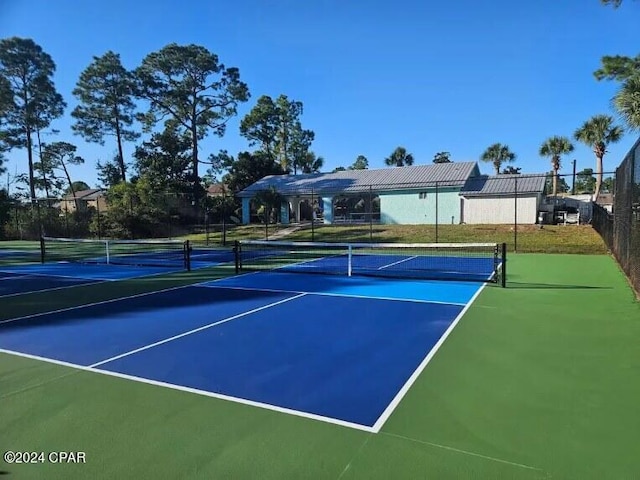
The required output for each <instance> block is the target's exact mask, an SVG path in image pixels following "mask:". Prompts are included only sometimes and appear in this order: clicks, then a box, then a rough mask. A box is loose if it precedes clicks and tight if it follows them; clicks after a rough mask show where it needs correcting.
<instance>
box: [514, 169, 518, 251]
mask: <svg viewBox="0 0 640 480" xmlns="http://www.w3.org/2000/svg"><path fill="white" fill-rule="evenodd" d="M514 181H515V182H514V189H513V251H514V252H517V251H518V177H514Z"/></svg>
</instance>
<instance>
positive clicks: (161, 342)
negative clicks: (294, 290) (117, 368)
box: [89, 293, 307, 368]
mask: <svg viewBox="0 0 640 480" xmlns="http://www.w3.org/2000/svg"><path fill="white" fill-rule="evenodd" d="M305 295H307V294H306V293H301V294H299V295H294V296H293V297H289V298H285V299H284V300H278V301H277V302H272V303H269V304H267V305H263V306H261V307H258V308H254V309H252V310H247V311H246V312H242V313H239V314H237V315H233V316H231V317H227V318H223V319H222V320H218V321H217V322H212V323H209V324H207V325H203V326H202V327H198V328H194V329H192V330H189V331H187V332H183V333H179V334H178V335H174V336H172V337H169V338H165V339H164V340H159V341H157V342H154V343H150V344H149V345H145V346H144V347H140V348H136V349H134V350H130V351H128V352H125V353H121V354H120V355H115V356H113V357H111V358H107V359H106V360H102V361H100V362H97V363H94V364H91V365H89V367H90V368H96V367H99V366H100V365H104V364H105V363H109V362H113V361H114V360H119V359H121V358H124V357H128V356H130V355H134V354H136V353H139V352H143V351H145V350H149V349H150V348H153V347H157V346H159V345H163V344H165V343H169V342H172V341H174V340H178V339H179V338H182V337H186V336H187V335H192V334H194V333H198V332H201V331H203V330H207V329H209V328H212V327H217V326H218V325H222V324H223V323H227V322H230V321H232V320H236V319H238V318H242V317H246V316H247V315H251V314H253V313H256V312H260V311H262V310H266V309H267V308H271V307H275V306H277V305H281V304H283V303H286V302H290V301H291V300H296V299H297V298H300V297H304V296H305Z"/></svg>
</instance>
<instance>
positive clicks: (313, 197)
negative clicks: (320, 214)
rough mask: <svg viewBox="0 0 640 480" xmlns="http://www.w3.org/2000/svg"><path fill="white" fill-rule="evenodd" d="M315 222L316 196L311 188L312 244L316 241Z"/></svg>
mask: <svg viewBox="0 0 640 480" xmlns="http://www.w3.org/2000/svg"><path fill="white" fill-rule="evenodd" d="M298 211H300V203H298ZM298 216H300V215H298ZM298 220H300V219H298ZM315 220H316V207H315V195H314V191H313V188H311V241H312V242H315V241H316V226H315V223H316V221H315Z"/></svg>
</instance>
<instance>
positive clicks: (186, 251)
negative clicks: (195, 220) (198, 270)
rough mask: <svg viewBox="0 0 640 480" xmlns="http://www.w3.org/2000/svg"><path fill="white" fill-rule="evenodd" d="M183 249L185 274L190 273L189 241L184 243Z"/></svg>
mask: <svg viewBox="0 0 640 480" xmlns="http://www.w3.org/2000/svg"><path fill="white" fill-rule="evenodd" d="M182 248H183V249H184V267H185V269H186V270H187V272H190V271H191V242H189V240H187V241H185V242H184V245H183V247H182Z"/></svg>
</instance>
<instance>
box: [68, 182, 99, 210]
mask: <svg viewBox="0 0 640 480" xmlns="http://www.w3.org/2000/svg"><path fill="white" fill-rule="evenodd" d="M89 208H94V209H95V210H96V211H98V212H104V211H106V210H107V198H106V192H105V191H104V190H101V189H99V188H90V189H88V190H80V191H78V192H75V196H74V195H73V194H71V193H68V194H67V195H65V196H64V197H62V201H61V202H60V210H62V211H63V212H67V213H71V212H75V211H76V209H79V211H86V210H88V209H89Z"/></svg>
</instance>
